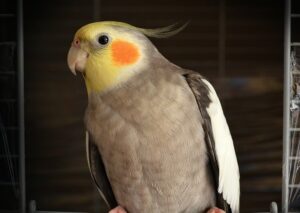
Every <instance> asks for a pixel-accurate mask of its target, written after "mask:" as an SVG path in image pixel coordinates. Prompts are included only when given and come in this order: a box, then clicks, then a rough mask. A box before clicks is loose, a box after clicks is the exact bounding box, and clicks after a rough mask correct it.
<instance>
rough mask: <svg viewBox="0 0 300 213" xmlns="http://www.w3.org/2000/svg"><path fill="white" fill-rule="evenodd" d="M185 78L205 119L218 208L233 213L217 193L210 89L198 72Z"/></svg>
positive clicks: (217, 172) (216, 166) (187, 73)
mask: <svg viewBox="0 0 300 213" xmlns="http://www.w3.org/2000/svg"><path fill="white" fill-rule="evenodd" d="M183 76H184V77H185V79H186V81H187V83H188V85H189V86H190V88H191V90H192V92H193V93H194V95H195V99H196V101H197V104H198V107H199V110H200V113H201V115H202V118H203V130H204V132H205V142H206V146H207V151H208V157H209V161H210V164H211V168H212V171H213V177H214V182H215V189H216V195H217V207H219V208H222V209H224V210H225V211H226V212H227V213H229V212H231V209H230V206H229V205H228V203H227V202H226V201H225V200H224V198H223V196H222V194H219V193H218V192H217V188H218V185H219V183H218V181H219V180H218V177H219V165H218V161H217V156H216V149H215V141H214V138H213V135H212V127H211V120H210V117H209V114H208V112H207V108H208V106H209V104H210V102H211V100H210V98H209V88H208V87H207V86H206V84H204V83H203V81H202V79H203V77H202V76H201V75H200V74H199V73H196V72H193V71H188V72H186V73H184V74H183Z"/></svg>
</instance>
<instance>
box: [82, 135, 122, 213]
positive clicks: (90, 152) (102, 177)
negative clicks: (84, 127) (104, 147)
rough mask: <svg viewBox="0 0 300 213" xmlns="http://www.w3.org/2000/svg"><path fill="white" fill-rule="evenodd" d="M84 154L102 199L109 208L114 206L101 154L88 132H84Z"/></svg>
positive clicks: (114, 201)
mask: <svg viewBox="0 0 300 213" xmlns="http://www.w3.org/2000/svg"><path fill="white" fill-rule="evenodd" d="M86 156H87V162H88V166H89V170H90V173H91V176H92V178H93V180H94V182H95V185H96V187H97V189H98V191H99V193H100V195H101V197H102V199H103V200H104V201H105V203H106V205H107V206H108V207H109V208H110V209H112V208H114V207H116V206H117V202H116V199H115V196H114V194H113V191H112V188H111V185H110V182H109V180H108V178H107V175H106V171H105V167H104V164H103V161H102V158H101V155H100V153H99V151H98V148H97V146H96V145H95V144H94V143H93V142H92V141H91V137H89V133H88V132H86Z"/></svg>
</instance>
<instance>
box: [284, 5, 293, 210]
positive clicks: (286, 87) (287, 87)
mask: <svg viewBox="0 0 300 213" xmlns="http://www.w3.org/2000/svg"><path fill="white" fill-rule="evenodd" d="M284 18H285V21H284V27H285V29H284V109H283V165H282V174H283V175H282V179H283V180H282V212H283V213H288V211H289V200H288V197H289V153H290V88H291V87H290V52H291V47H290V44H291V0H286V2H285V17H284Z"/></svg>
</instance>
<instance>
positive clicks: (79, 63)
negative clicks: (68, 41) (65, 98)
mask: <svg viewBox="0 0 300 213" xmlns="http://www.w3.org/2000/svg"><path fill="white" fill-rule="evenodd" d="M88 57H89V54H88V53H87V52H86V51H84V50H82V49H81V48H79V47H76V46H74V45H73V44H72V46H71V48H70V50H69V53H68V66H69V68H70V70H71V72H72V73H73V74H74V75H76V71H77V72H84V70H85V63H86V61H87V58H88Z"/></svg>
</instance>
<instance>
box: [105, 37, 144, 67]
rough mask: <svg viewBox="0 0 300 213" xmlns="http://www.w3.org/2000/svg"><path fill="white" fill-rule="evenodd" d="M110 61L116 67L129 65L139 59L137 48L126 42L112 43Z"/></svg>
mask: <svg viewBox="0 0 300 213" xmlns="http://www.w3.org/2000/svg"><path fill="white" fill-rule="evenodd" d="M111 50H112V59H113V61H114V62H115V63H116V64H117V65H130V64H133V63H134V62H136V61H137V59H138V58H139V51H138V49H137V47H136V46H135V45H134V44H132V43H130V42H127V41H122V40H118V41H114V42H113V43H112V44H111Z"/></svg>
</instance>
